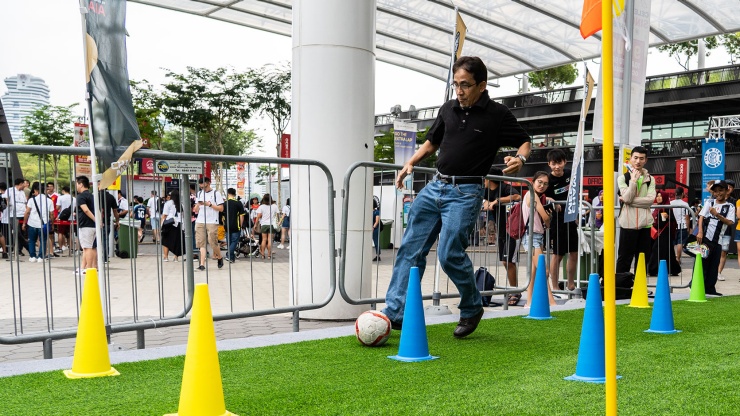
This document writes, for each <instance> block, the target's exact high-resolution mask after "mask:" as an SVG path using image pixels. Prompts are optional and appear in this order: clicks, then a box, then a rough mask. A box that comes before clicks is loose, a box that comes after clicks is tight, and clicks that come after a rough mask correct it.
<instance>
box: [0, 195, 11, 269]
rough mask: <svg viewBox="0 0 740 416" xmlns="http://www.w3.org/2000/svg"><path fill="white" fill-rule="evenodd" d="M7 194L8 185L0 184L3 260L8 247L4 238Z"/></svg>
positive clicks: (0, 234)
mask: <svg viewBox="0 0 740 416" xmlns="http://www.w3.org/2000/svg"><path fill="white" fill-rule="evenodd" d="M7 192H8V184H6V183H5V182H0V208H2V211H1V212H0V248H2V249H3V258H4V259H7V258H8V247H7V246H6V245H5V237H6V236H9V235H10V234H8V200H7V199H6V198H5V197H6V196H5V194H6V193H7Z"/></svg>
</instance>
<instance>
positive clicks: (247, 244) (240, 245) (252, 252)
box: [234, 229, 260, 258]
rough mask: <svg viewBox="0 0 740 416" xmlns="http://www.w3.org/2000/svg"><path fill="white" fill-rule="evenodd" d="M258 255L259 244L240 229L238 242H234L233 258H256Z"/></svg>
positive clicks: (247, 232) (244, 230)
mask: <svg viewBox="0 0 740 416" xmlns="http://www.w3.org/2000/svg"><path fill="white" fill-rule="evenodd" d="M259 254H260V244H259V241H257V239H255V238H254V237H252V235H250V233H249V231H248V230H246V229H242V230H241V232H240V234H239V241H237V242H236V250H235V251H234V256H236V257H237V258H239V257H240V256H241V257H256V256H257V255H259Z"/></svg>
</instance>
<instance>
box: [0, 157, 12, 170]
mask: <svg viewBox="0 0 740 416" xmlns="http://www.w3.org/2000/svg"><path fill="white" fill-rule="evenodd" d="M9 167H10V156H9V155H8V154H7V153H0V168H9Z"/></svg>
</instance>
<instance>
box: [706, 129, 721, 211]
mask: <svg viewBox="0 0 740 416" xmlns="http://www.w3.org/2000/svg"><path fill="white" fill-rule="evenodd" d="M724 178H725V139H723V138H720V139H704V142H703V143H702V145H701V184H702V188H703V189H702V192H701V200H702V201H706V200H707V199H708V198H711V195H710V194H709V191H707V187H706V185H707V182H709V181H718V180H720V179H724Z"/></svg>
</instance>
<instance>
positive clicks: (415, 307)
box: [388, 267, 439, 362]
mask: <svg viewBox="0 0 740 416" xmlns="http://www.w3.org/2000/svg"><path fill="white" fill-rule="evenodd" d="M388 358H391V359H393V360H397V361H405V362H415V361H427V360H434V359H435V358H439V357H434V356H431V355H429V342H428V341H427V326H426V323H425V322H424V305H423V304H422V302H421V277H420V276H419V268H418V267H412V268H411V270H410V271H409V286H408V290H407V291H406V308H405V309H404V311H403V328H402V329H401V343H400V345H399V347H398V355H389V356H388Z"/></svg>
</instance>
